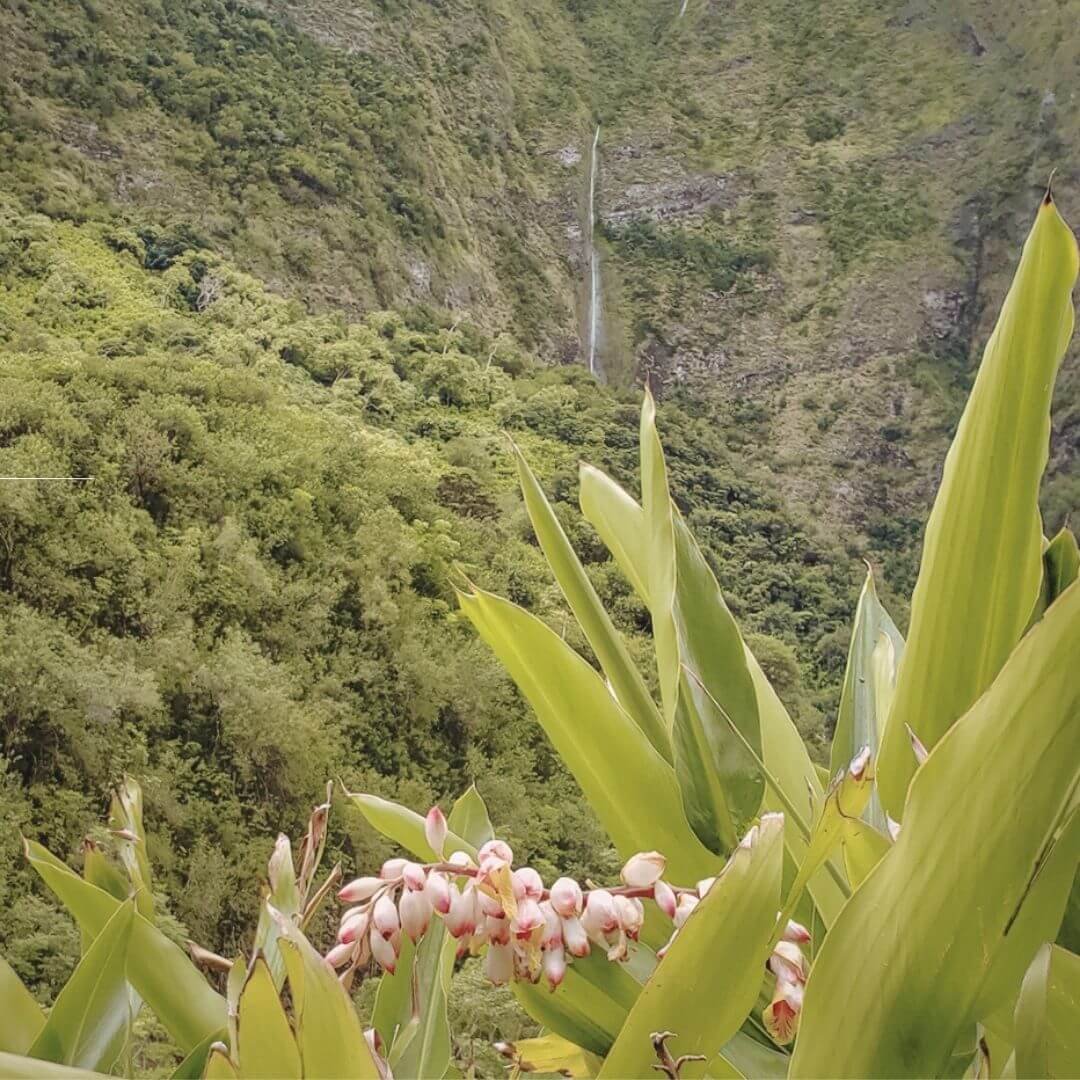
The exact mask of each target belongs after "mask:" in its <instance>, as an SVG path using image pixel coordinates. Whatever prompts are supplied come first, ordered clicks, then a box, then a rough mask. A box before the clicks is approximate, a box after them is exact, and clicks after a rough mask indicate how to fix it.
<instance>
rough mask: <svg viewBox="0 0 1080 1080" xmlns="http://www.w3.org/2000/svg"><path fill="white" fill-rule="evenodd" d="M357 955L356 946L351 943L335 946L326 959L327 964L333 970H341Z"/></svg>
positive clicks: (346, 942)
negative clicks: (340, 968)
mask: <svg viewBox="0 0 1080 1080" xmlns="http://www.w3.org/2000/svg"><path fill="white" fill-rule="evenodd" d="M355 953H356V946H355V945H354V944H353V943H352V942H351V941H345V942H342V943H341V944H339V945H335V946H334V947H333V948H332V949H331V950H330V951H329V952H328V953H327V954H326V956H325V957H324V959H325V961H326V963H327V964H329V965H330V967H332V968H339V967H341V966H342V965H344V964H347V963H348V962H349V961H350V960H351V959H352V958H353V956H354V954H355Z"/></svg>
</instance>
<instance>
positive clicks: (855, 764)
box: [848, 728, 926, 780]
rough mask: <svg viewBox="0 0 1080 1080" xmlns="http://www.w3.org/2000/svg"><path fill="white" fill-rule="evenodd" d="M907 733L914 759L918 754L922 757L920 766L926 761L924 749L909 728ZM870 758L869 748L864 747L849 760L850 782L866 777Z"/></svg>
mask: <svg viewBox="0 0 1080 1080" xmlns="http://www.w3.org/2000/svg"><path fill="white" fill-rule="evenodd" d="M908 733H909V734H910V735H911V737H912V739H913V742H912V749H914V751H915V757H916V758H919V755H920V752H921V753H922V755H924V756H923V757H922V760H920V761H919V764H920V765H921V764H922V763H923V761H925V760H926V747H925V746H923V744H922V743H921V742H919V739H918V737H917V736H916V735H915V733H914V732H913V731H912V730H911V728H908ZM916 743H918V746H917V747H916V745H915V744H916ZM870 757H871V752H870V747H869V746H864V747H863V748H862V749H861V750H860V751H859V752H858V753H857V754H856V755H855V756H854V757H853V758H852V759H851V764H850V765H849V766H848V773H849V775H850V776H851V779H852V780H861V779H862V778H863V776H865V775H866V767H867V766H868V765H869V764H870Z"/></svg>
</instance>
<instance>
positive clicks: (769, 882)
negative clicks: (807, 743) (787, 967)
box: [600, 815, 784, 1077]
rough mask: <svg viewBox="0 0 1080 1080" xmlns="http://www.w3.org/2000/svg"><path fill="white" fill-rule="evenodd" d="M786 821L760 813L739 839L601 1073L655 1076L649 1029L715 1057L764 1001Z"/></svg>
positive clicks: (676, 1049)
mask: <svg viewBox="0 0 1080 1080" xmlns="http://www.w3.org/2000/svg"><path fill="white" fill-rule="evenodd" d="M783 855H784V847H783V822H782V820H781V819H780V817H779V816H777V815H769V816H767V817H765V818H763V819H762V820H761V824H760V825H759V826H758V830H757V835H756V837H755V838H754V839H753V842H752V844H751V845H750V846H748V847H746V846H742V845H740V846H739V847H737V848H736V849H735V852H734V854H733V855H732V856H731V859H730V860H729V861H728V863H727V865H726V866H725V868H724V870H723V872H722V873H721V874H720V875H719V876H718V877H717V879H716V882H715V883H714V884H713V886H712V888H711V889H709V891H708V893H706V895H705V898H704V900H702V901H701V903H699V904H698V906H697V907H696V908H695V909H694V911H693V913H692V914H691V915H690V918H689V919H687V921H686V923H685V924H684V925H683V927H682V929H681V930H680V931H679V934H678V936H677V937H676V938H675V941H674V942H673V943H672V945H671V947H670V949H669V950H668V952H667V955H666V956H665V957H664V959H663V960H661V961H660V963H659V964H658V965H657V967H656V971H655V972H654V973H653V975H652V977H651V978H650V979H649V981H648V982H647V983H646V984H645V987H644V989H643V990H642V991H641V994H640V996H639V997H638V998H637V1001H636V1003H635V1004H634V1007H633V1008H632V1009H631V1010H630V1014H629V1016H627V1018H626V1023H625V1024H624V1025H623V1028H622V1031H621V1032H620V1033H619V1037H618V1038H617V1039H616V1040H615V1045H614V1046H612V1048H611V1052H610V1053H609V1054H608V1055H607V1057H606V1058H605V1060H604V1066H603V1068H602V1069H601V1070H600V1075H601V1076H610V1077H627V1076H648V1075H650V1073H651V1070H652V1066H653V1065H654V1064H655V1061H656V1058H655V1055H654V1053H653V1048H652V1042H651V1040H650V1034H651V1033H652V1032H654V1031H673V1032H675V1035H676V1037H675V1038H674V1039H672V1041H671V1044H670V1045H671V1050H672V1053H673V1054H675V1055H676V1056H679V1055H681V1054H704V1055H705V1056H706V1058H708V1059H710V1060H711V1059H712V1058H713V1057H714V1056H715V1055H716V1054H717V1053H718V1052H719V1051H720V1050H721V1048H722V1047H723V1046H724V1044H725V1043H727V1042H728V1040H729V1039H730V1038H731V1037H732V1036H733V1035H734V1034H735V1032H737V1031H738V1030H739V1027H740V1025H741V1024H742V1022H743V1021H744V1020H745V1019H746V1017H747V1015H748V1014H749V1013H750V1010H751V1009H752V1008H753V1007H754V1003H755V1002H756V1000H757V996H758V990H759V989H760V987H761V973H762V968H763V966H764V964H765V961H766V960H767V959H768V955H769V950H770V947H771V946H770V941H771V938H772V932H773V928H774V927H775V925H776V910H777V907H778V906H779V901H780V885H781V879H782V876H783V861H784V859H783Z"/></svg>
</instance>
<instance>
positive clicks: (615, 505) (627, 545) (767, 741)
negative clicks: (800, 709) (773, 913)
mask: <svg viewBox="0 0 1080 1080" xmlns="http://www.w3.org/2000/svg"><path fill="white" fill-rule="evenodd" d="M581 508H582V512H583V513H584V514H585V517H586V518H587V519H588V521H589V522H590V523H591V524H592V526H593V528H595V529H596V531H597V533H598V534H599V535H600V538H601V540H603V542H604V545H605V546H606V547H607V549H608V550H609V551H610V552H611V554H612V555H613V556H614V557H615V560H616V562H618V564H619V568H620V569H621V570H622V572H623V573H624V574H625V575H626V577H627V579H628V580H629V581H630V582H631V583H632V584H633V585H634V587H635V589H637V590H638V594H639V596H640V595H642V593H641V583H642V582H643V581H644V580H645V577H646V574H647V569H648V567H647V559H648V554H647V551H646V549H645V545H644V543H643V542H638V543H634V542H633V538H634V537H639V538H640V537H642V536H643V535H644V528H643V524H642V523H643V514H642V510H641V507H640V506H638V504H637V503H636V502H635V501H634V500H633V499H632V498H631V497H630V496H629V495H628V494H627V493H626V492H625V491H624V490H623V489H622V488H620V487H619V486H618V484H616V483H615V482H614V481H613V480H611V479H609V478H608V477H607V476H605V475H604V474H603V473H601V472H598V471H597V470H596V469H592V468H590V467H588V466H585V467H583V468H582V470H581ZM642 598H643V599H646V600H647V597H644V596H642ZM744 648H745V646H744ZM746 666H747V669H748V670H749V672H750V678H751V681H752V682H753V684H754V694H755V697H756V699H757V711H758V722H759V725H760V731H761V746H762V750H763V758H764V762H765V765H766V766H767V768H768V770H769V774H770V775H771V776H772V777H773V778H774V779H775V780H776V781H777V783H778V785H779V787H780V789H781V790H782V792H783V793H784V795H785V797H786V802H787V804H789V805H795V806H805V807H806V808H807V811H809V809H810V805H811V800H814V801H816V800H817V799H820V797H821V794H822V791H823V790H824V789H823V787H822V783H821V780H820V779H819V777H818V775H817V770H816V769H815V767H814V764H813V762H812V761H811V760H810V755H809V754H808V753H807V750H806V744H805V743H804V742H803V741H802V738H801V737H800V735H799V732H798V729H797V728H796V727H795V725H794V724H793V723H792V721H791V717H790V716H789V715H788V711H787V709H785V708H784V705H783V703H782V702H781V701H780V698H779V697H777V694H776V691H775V690H774V689H773V688H772V686H771V685H770V683H769V680H768V679H767V678H766V677H765V673H764V672H763V671H762V670H761V665H760V664H759V663H758V662H757V660H756V659H755V658H754V656H753V654H752V653H751V652H750V650H749V649H746ZM718 700H721V701H722V700H723V699H718ZM762 809H763V810H773V811H783V810H785V809H786V806H785V802H784V801H783V800H781V799H780V798H779V797H778V796H777V794H776V793H775V792H774V791H772V790H771V789H770V787H769V785H768V784H766V789H765V799H764V804H763V807H762ZM784 844H785V846H786V847H787V849H788V852H789V853H790V854H791V856H792V859H793V860H794V862H795V863H796V864H798V863H799V862H801V861H802V857H803V855H804V853H805V851H806V836H804V835H803V833H802V831H801V830H800V828H799V825H798V823H797V822H796V820H795V817H794V815H793V814H791V813H790V812H788V813H787V814H786V816H785V820H784ZM809 889H810V894H811V896H813V898H814V903H815V905H816V906H817V909H818V912H819V914H820V915H821V918H822V920H823V922H824V923H825V925H826V926H829V925H831V924H832V921H833V920H834V919H835V918H836V915H837V913H838V912H839V911H840V908H841V907H842V906H843V904H844V899H845V894H844V892H843V890H842V889H841V888H840V887H839V886H838V885H837V884H836V882H835V881H834V880H833V879H832V878H831V876H830V875H829V874H827V873H826V872H824V871H821V872H819V873H818V874H816V875H815V876H814V877H813V878H811V880H810V885H809Z"/></svg>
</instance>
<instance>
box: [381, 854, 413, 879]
mask: <svg viewBox="0 0 1080 1080" xmlns="http://www.w3.org/2000/svg"><path fill="white" fill-rule="evenodd" d="M408 861H409V860H408V859H387V860H386V862H384V863H383V864H382V869H381V870H380V871H379V877H381V878H382V879H383V881H397V879H398V878H399V877H401V871H402V870H404V869H405V864H406V863H407V862H408Z"/></svg>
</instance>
